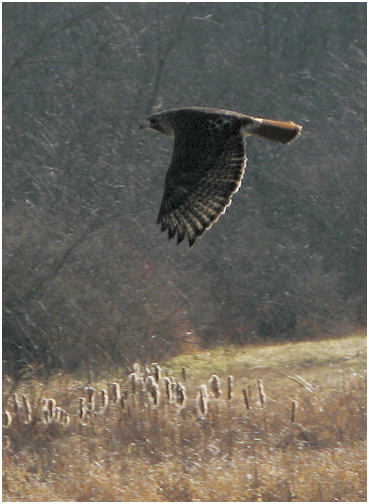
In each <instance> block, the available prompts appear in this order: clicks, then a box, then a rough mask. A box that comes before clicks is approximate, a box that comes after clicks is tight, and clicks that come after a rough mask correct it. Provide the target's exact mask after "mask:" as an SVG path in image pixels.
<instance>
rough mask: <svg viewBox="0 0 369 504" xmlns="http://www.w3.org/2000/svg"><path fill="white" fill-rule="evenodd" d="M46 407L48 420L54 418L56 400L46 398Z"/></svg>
mask: <svg viewBox="0 0 369 504" xmlns="http://www.w3.org/2000/svg"><path fill="white" fill-rule="evenodd" d="M46 407H47V410H48V412H49V421H50V420H52V419H54V418H55V408H56V401H55V399H53V398H52V397H51V398H50V399H46Z"/></svg>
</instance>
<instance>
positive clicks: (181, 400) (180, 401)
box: [175, 381, 187, 408]
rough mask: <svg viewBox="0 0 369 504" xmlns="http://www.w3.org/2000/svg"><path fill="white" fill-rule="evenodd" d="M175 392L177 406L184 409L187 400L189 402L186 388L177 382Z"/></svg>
mask: <svg viewBox="0 0 369 504" xmlns="http://www.w3.org/2000/svg"><path fill="white" fill-rule="evenodd" d="M175 391H176V395H175V398H176V404H177V406H179V407H180V408H184V407H185V406H186V400H187V394H186V387H185V386H184V385H183V384H182V383H180V382H178V381H177V383H176V388H175Z"/></svg>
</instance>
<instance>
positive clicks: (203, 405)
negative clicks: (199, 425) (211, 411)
mask: <svg viewBox="0 0 369 504" xmlns="http://www.w3.org/2000/svg"><path fill="white" fill-rule="evenodd" d="M208 406H209V395H208V389H207V387H206V385H200V387H199V388H198V389H197V396H196V409H197V414H198V416H199V417H206V415H207V414H208Z"/></svg>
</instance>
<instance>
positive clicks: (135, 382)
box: [128, 373, 143, 395]
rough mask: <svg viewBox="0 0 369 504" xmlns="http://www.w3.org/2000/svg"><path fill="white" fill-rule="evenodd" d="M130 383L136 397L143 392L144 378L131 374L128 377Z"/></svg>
mask: <svg viewBox="0 0 369 504" xmlns="http://www.w3.org/2000/svg"><path fill="white" fill-rule="evenodd" d="M128 379H129V381H130V382H131V387H132V394H133V395H135V394H136V392H138V390H142V388H143V378H142V377H141V376H140V375H139V374H137V373H131V374H130V375H129V376H128Z"/></svg>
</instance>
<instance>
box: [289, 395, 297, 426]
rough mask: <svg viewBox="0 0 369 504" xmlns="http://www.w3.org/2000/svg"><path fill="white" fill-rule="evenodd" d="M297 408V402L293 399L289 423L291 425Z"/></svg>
mask: <svg viewBox="0 0 369 504" xmlns="http://www.w3.org/2000/svg"><path fill="white" fill-rule="evenodd" d="M297 406H298V402H297V401H295V400H294V399H293V400H292V406H291V423H293V422H294V421H295V414H296V409H297Z"/></svg>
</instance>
